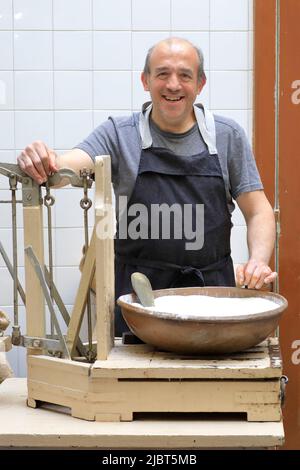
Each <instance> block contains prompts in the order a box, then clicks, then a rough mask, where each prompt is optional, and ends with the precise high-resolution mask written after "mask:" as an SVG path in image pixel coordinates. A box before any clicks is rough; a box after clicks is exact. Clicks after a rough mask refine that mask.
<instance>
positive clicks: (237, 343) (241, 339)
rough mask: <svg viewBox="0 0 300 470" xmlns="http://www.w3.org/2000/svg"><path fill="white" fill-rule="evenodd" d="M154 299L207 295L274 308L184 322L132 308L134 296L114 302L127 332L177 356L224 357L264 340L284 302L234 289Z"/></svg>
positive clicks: (187, 291)
mask: <svg viewBox="0 0 300 470" xmlns="http://www.w3.org/2000/svg"><path fill="white" fill-rule="evenodd" d="M153 293H154V298H156V297H161V296H166V295H209V296H213V297H235V298H241V297H261V298H264V299H267V300H272V301H273V302H275V303H276V304H277V305H278V307H277V308H274V309H273V310H269V311H264V312H260V313H252V314H249V315H226V316H222V317H220V316H215V317H214V316H212V315H210V316H206V317H204V316H203V317H202V316H201V318H197V319H195V317H194V316H193V317H192V316H191V317H190V318H189V316H188V314H187V312H186V313H185V318H184V319H179V318H178V317H174V315H173V314H170V313H165V312H149V310H147V309H145V308H143V307H142V306H141V307H136V306H134V305H132V303H133V302H138V300H137V297H136V295H135V294H127V295H122V296H121V297H119V299H118V300H117V303H118V304H119V305H120V307H121V311H122V315H123V317H124V320H125V321H126V323H127V325H128V327H129V328H130V330H131V331H132V332H133V333H134V334H135V335H136V336H138V337H139V338H140V339H141V340H142V341H144V342H145V343H148V344H151V345H153V346H155V347H157V348H158V349H160V350H163V351H172V352H175V353H179V354H190V355H196V354H226V353H233V352H238V351H242V350H244V349H248V348H251V347H253V346H255V345H257V344H258V343H260V342H261V341H263V340H264V339H266V338H267V337H268V336H269V335H270V334H271V333H272V332H274V330H275V329H276V327H277V325H278V323H279V320H280V317H281V315H282V313H283V311H284V310H285V309H286V308H287V305H288V303H287V300H286V299H285V298H284V297H282V296H281V295H279V294H274V293H273V292H266V291H256V290H250V289H241V288H238V287H187V288H178V289H163V290H156V291H153Z"/></svg>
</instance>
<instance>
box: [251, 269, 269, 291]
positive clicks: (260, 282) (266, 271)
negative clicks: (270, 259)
mask: <svg viewBox="0 0 300 470" xmlns="http://www.w3.org/2000/svg"><path fill="white" fill-rule="evenodd" d="M260 271H261V274H260V277H259V279H258V281H257V283H256V285H255V289H261V288H262V286H263V285H264V283H265V279H266V277H268V276H269V275H270V274H271V272H272V270H271V268H270V267H269V266H263V267H262V268H261V269H260Z"/></svg>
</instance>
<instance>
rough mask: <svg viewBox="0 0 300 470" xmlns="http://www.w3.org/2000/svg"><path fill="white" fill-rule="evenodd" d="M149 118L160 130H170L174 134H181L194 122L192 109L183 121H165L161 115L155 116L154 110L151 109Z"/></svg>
mask: <svg viewBox="0 0 300 470" xmlns="http://www.w3.org/2000/svg"><path fill="white" fill-rule="evenodd" d="M151 119H152V121H153V122H154V123H155V124H156V125H157V126H158V127H159V128H160V129H161V130H162V131H165V132H172V133H174V134H182V133H184V132H187V131H188V130H190V129H191V128H192V127H193V125H194V124H195V122H196V117H195V113H194V110H192V113H191V114H190V115H189V117H188V118H187V119H185V120H184V121H182V120H181V121H178V122H177V121H173V122H172V121H170V120H168V121H165V120H164V119H163V118H162V117H161V116H157V114H156V113H155V111H154V110H153V109H152V111H151Z"/></svg>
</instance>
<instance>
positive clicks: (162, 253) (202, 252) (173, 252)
mask: <svg viewBox="0 0 300 470" xmlns="http://www.w3.org/2000/svg"><path fill="white" fill-rule="evenodd" d="M163 203H165V204H167V205H168V206H172V205H173V204H177V205H178V204H179V205H180V206H181V207H182V208H183V207H184V206H183V205H184V204H192V214H193V217H192V221H193V225H192V230H193V231H194V230H195V228H196V204H204V244H203V247H202V248H201V249H196V250H194V249H192V250H190V249H189V250H187V249H186V243H191V242H193V240H190V239H186V238H185V236H184V230H182V233H183V236H182V238H181V239H176V238H175V237H174V236H173V235H174V232H173V228H174V220H173V221H172V219H171V224H170V235H171V238H170V239H162V231H161V229H160V232H159V237H158V239H151V218H150V216H149V217H148V218H147V220H145V221H144V222H145V224H146V225H145V231H147V233H148V239H141V238H138V239H131V238H130V237H128V238H127V239H120V238H119V223H118V227H117V235H116V240H115V255H116V259H115V273H116V278H115V279H116V283H115V293H116V298H118V297H119V296H120V295H123V294H127V293H129V292H132V286H131V280H130V277H131V274H132V273H133V272H135V271H139V272H141V273H143V274H145V275H146V276H147V277H148V278H149V280H150V282H151V284H152V287H153V289H167V288H170V287H192V286H234V285H235V278H234V271H233V263H232V259H231V256H230V253H231V251H230V232H231V226H232V224H231V215H230V213H229V210H228V206H227V201H226V192H225V184H224V180H223V175H222V170H221V166H220V162H219V159H218V156H217V155H211V154H210V153H209V151H208V150H205V151H203V152H202V153H200V154H197V155H192V156H188V157H187V156H180V155H175V154H174V153H173V152H171V151H169V150H167V149H164V148H155V147H151V148H149V149H146V150H142V153H141V158H140V165H139V170H138V176H137V179H136V183H135V187H134V190H133V193H132V195H131V198H130V200H129V203H128V207H127V212H128V209H129V208H130V207H132V205H133V204H143V205H144V206H145V207H146V208H147V211H148V214H150V213H151V205H152V204H163ZM134 219H136V216H131V217H130V216H128V220H127V227H129V226H130V223H131V222H132V221H133V220H134ZM139 219H140V218H139ZM183 219H184V218H183ZM142 223H143V222H142ZM141 231H142V230H141ZM115 313H116V317H115V327H116V328H115V334H116V336H122V333H123V332H125V331H128V327H127V325H126V323H125V321H124V320H123V317H122V315H121V312H120V309H119V307H117V308H116V312H115Z"/></svg>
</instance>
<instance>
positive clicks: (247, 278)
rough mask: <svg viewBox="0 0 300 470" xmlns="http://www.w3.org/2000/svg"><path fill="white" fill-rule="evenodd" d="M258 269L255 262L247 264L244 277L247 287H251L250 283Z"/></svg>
mask: <svg viewBox="0 0 300 470" xmlns="http://www.w3.org/2000/svg"><path fill="white" fill-rule="evenodd" d="M256 267H257V263H256V262H255V261H251V260H250V261H248V263H247V264H246V266H245V269H244V276H245V279H244V284H245V286H248V287H250V286H249V284H250V281H251V279H252V276H253V273H254V271H255V269H256Z"/></svg>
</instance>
